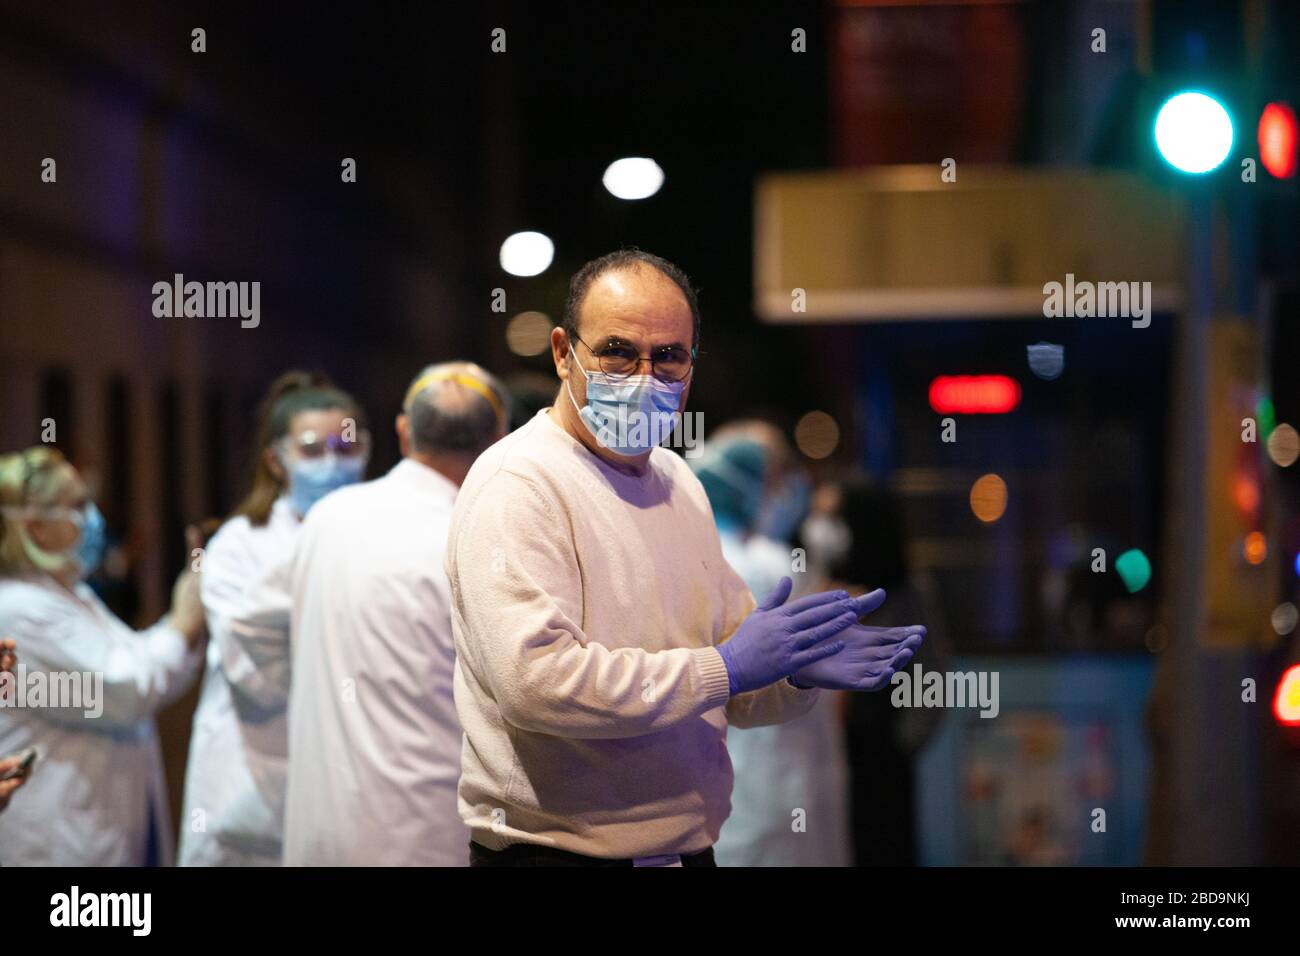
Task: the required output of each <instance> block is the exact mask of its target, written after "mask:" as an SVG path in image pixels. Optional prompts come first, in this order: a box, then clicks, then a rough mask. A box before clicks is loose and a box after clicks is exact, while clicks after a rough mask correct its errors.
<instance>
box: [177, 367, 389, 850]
mask: <svg viewBox="0 0 1300 956" xmlns="http://www.w3.org/2000/svg"><path fill="white" fill-rule="evenodd" d="M363 425H364V416H363V414H362V411H361V408H360V406H359V405H358V404H357V402H356V400H355V399H354V398H352V396H351V395H349V394H347V393H346V392H344V391H341V390H340V389H338V388H336V387H335V386H334V384H333V383H332V382H331V381H330V380H329V379H328V378H327V377H325V376H324V375H321V374H313V373H308V372H300V371H292V372H287V373H285V374H284V375H281V376H280V377H279V378H277V379H276V380H275V381H274V382H273V383H272V384H271V387H270V389H269V390H268V391H267V394H266V396H265V398H264V400H263V402H262V405H261V410H260V412H259V415H258V422H257V439H256V441H257V444H256V446H255V447H256V457H255V459H254V461H253V469H252V475H251V478H250V480H249V487H248V491H247V493H246V494H245V496H244V499H243V500H242V501H241V502H240V503H239V505H238V507H236V508H235V511H234V513H233V514H232V515H231V516H230V518H229V519H228V520H227V521H226V522H225V523H224V524H223V525H221V528H220V530H218V531H217V533H216V534H215V535H214V536H213V537H212V540H211V541H210V542H208V545H207V548H206V553H205V554H204V555H203V559H202V572H203V585H202V596H203V609H204V613H205V614H206V615H207V624H208V632H209V634H210V635H211V640H210V642H209V644H208V655H207V657H208V659H207V669H206V673H205V674H204V678H203V690H202V692H201V694H200V697H199V703H198V708H197V709H196V710H195V713H194V727H193V732H192V734H191V737H190V753H189V762H188V766H187V769H186V779H185V796H184V814H183V816H182V819H181V841H180V854H179V862H180V864H181V865H182V866H275V865H278V864H279V861H280V854H281V839H282V833H283V804H284V788H285V773H286V759H287V758H286V747H287V741H288V731H287V730H286V727H285V721H286V715H285V712H284V709H283V707H282V706H270V707H267V706H264V704H263V701H262V698H261V696H260V693H261V690H262V688H263V686H264V684H265V682H266V680H267V677H266V675H265V673H263V672H262V671H261V669H260V668H259V666H258V662H257V661H255V660H253V659H251V658H249V657H248V656H247V655H246V654H245V653H243V652H242V649H241V647H240V645H239V644H237V643H236V642H235V641H233V640H232V639H231V636H230V623H231V619H232V617H233V616H234V614H235V610H236V608H238V607H240V606H241V605H242V603H243V602H244V601H245V600H246V599H247V597H248V594H249V592H250V590H251V587H252V585H253V583H254V582H255V581H257V579H258V576H259V575H260V574H261V573H262V572H263V571H264V569H266V568H268V567H270V566H272V565H273V564H274V563H275V562H276V561H278V560H280V559H282V558H283V557H284V556H285V555H287V554H289V553H290V552H291V551H292V548H293V543H294V541H295V540H296V539H297V537H298V530H299V527H300V526H301V524H302V520H303V517H304V516H305V515H306V514H307V512H308V511H310V510H311V509H312V508H313V507H314V506H315V504H316V502H317V501H319V500H320V499H321V498H322V497H324V496H325V495H326V494H328V493H329V492H331V491H334V490H336V489H338V488H341V487H343V486H344V485H349V484H352V483H354V482H357V481H360V480H361V477H362V474H363V472H364V471H365V467H366V462H367V460H368V457H369V453H370V436H369V435H368V434H367V432H366V430H365V428H364V427H363Z"/></svg>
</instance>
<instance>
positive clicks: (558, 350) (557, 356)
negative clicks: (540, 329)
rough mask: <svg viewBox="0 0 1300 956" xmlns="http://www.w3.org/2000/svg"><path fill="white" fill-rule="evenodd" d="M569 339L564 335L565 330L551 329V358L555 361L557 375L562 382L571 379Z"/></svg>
mask: <svg viewBox="0 0 1300 956" xmlns="http://www.w3.org/2000/svg"><path fill="white" fill-rule="evenodd" d="M568 357H569V337H568V336H567V335H565V334H564V329H563V328H561V327H560V326H558V325H557V326H556V327H555V328H553V329H551V358H553V359H554V360H555V374H556V375H558V376H559V377H560V379H561V380H563V379H566V378H568V377H569V363H568V361H567V359H568Z"/></svg>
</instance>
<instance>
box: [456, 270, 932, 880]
mask: <svg viewBox="0 0 1300 956" xmlns="http://www.w3.org/2000/svg"><path fill="white" fill-rule="evenodd" d="M698 338H699V309H698V305H697V303H696V299H695V294H694V292H693V290H692V289H691V286H690V283H689V281H688V280H687V278H686V276H685V275H684V274H683V273H682V272H681V271H680V270H679V269H677V267H675V266H673V265H672V264H671V263H668V262H666V261H664V260H663V259H660V258H658V257H657V256H652V255H650V254H648V253H644V252H640V251H638V250H625V251H620V252H616V253H611V254H610V255H607V256H604V257H602V258H600V259H597V260H594V261H593V262H591V263H588V264H587V265H586V266H584V267H583V268H582V269H581V270H580V271H579V272H578V273H577V274H575V275H574V277H573V280H572V282H571V284H570V290H569V300H568V302H567V303H566V307H565V320H564V326H563V328H560V329H556V330H555V331H554V332H553V333H552V336H551V347H552V353H553V357H554V359H555V365H556V371H557V373H558V375H559V377H560V379H561V380H562V385H561V388H560V390H559V393H558V395H557V399H556V403H555V405H554V407H552V408H548V409H544V410H543V411H541V412H539V413H538V415H537V416H536V417H535V418H534V419H533V420H532V421H531V422H529V423H528V424H526V425H524V426H523V427H522V428H520V429H518V430H517V431H515V432H514V433H512V434H511V435H508V436H507V437H506V438H505V439H503V440H502V441H500V442H498V443H497V444H496V445H494V446H493V447H492V448H490V449H489V450H488V451H487V452H485V453H484V454H483V455H482V456H481V457H480V458H479V460H478V461H477V462H476V463H475V465H474V467H473V468H472V469H471V470H470V472H469V475H468V476H467V477H466V479H465V483H464V485H463V486H462V488H461V493H460V495H459V497H458V499H457V502H456V506H455V509H454V511H453V514H452V521H451V531H450V535H449V538H448V548H447V559H446V569H447V573H448V576H449V578H450V581H451V592H452V632H453V636H454V639H455V645H456V658H457V660H456V671H455V677H454V689H455V699H456V708H457V713H458V715H459V717H460V721H461V724H462V726H463V727H464V730H465V741H464V747H463V753H462V772H461V780H460V788H459V804H460V812H461V816H462V817H463V818H464V819H465V821H466V823H467V824H468V825H469V827H470V835H471V844H470V860H471V865H531V866H539V865H686V866H697V865H702V866H709V865H712V864H713V857H712V849H711V847H712V844H713V842H714V840H715V839H716V838H717V836H718V831H719V829H720V828H721V826H722V822H723V820H725V819H726V817H727V814H728V813H729V812H730V795H731V785H732V776H731V765H730V761H729V759H728V756H727V749H726V745H725V740H726V730H727V725H728V724H731V725H732V726H736V727H753V726H758V725H762V724H771V723H779V722H782V721H786V720H790V719H792V718H795V717H798V716H799V715H801V714H803V713H805V712H807V710H808V709H809V708H810V707H811V706H812V705H813V703H814V702H815V701H816V698H817V694H818V689H817V688H819V687H826V688H836V689H857V690H874V689H878V688H880V687H883V686H885V685H886V684H887V683H888V681H889V678H890V677H891V676H892V675H893V673H894V671H895V670H897V669H898V668H900V667H903V666H905V665H906V663H907V661H908V660H909V659H910V658H911V655H912V652H913V650H914V649H915V648H916V646H918V645H919V643H920V641H921V637H922V635H923V633H924V628H920V627H910V628H890V629H883V628H871V627H865V626H863V625H860V624H858V623H856V622H857V621H858V619H859V618H860V617H861V616H862V615H863V614H865V613H867V612H868V611H870V610H872V609H874V608H875V607H878V606H879V605H880V603H881V602H883V600H884V594H883V592H880V591H874V592H872V593H871V594H868V595H864V596H862V597H861V598H857V599H852V598H850V597H849V595H848V594H846V593H844V592H827V593H825V594H814V595H809V596H807V597H804V598H801V599H799V600H797V601H787V598H788V597H789V593H790V582H789V580H788V579H786V580H784V581H783V582H782V585H781V586H780V587H778V588H777V589H776V591H775V592H773V593H772V594H771V595H769V596H768V597H767V599H766V600H765V601H764V602H763V604H762V605H760V606H758V607H757V609H756V607H755V602H754V599H753V597H751V595H750V593H749V589H748V588H747V587H746V586H745V585H744V583H743V582H742V581H741V580H740V578H739V577H738V576H737V575H736V573H735V572H734V571H732V570H731V568H730V567H728V566H727V563H726V562H725V560H724V559H723V557H722V549H721V545H720V543H719V540H718V533H717V530H716V527H715V524H714V522H713V519H712V515H711V513H710V510H709V504H708V500H707V498H706V497H705V494H704V491H703V489H702V488H701V487H700V483H699V481H698V480H697V479H696V478H695V476H694V475H693V474H692V473H691V470H690V468H689V467H688V466H687V465H686V463H685V462H684V461H683V460H682V459H680V458H679V457H678V456H677V455H675V454H674V453H673V452H671V451H668V450H666V449H661V448H659V447H657V446H658V444H659V442H660V441H661V440H663V439H664V438H666V437H667V435H668V434H669V433H670V432H671V430H672V423H673V415H674V413H676V412H679V411H681V410H682V409H683V408H684V406H685V402H686V397H687V392H688V390H689V387H690V382H691V379H692V376H693V374H694V371H695V368H694V366H695V361H694V359H695V351H696V343H697V341H698ZM793 809H794V808H791V810H793ZM809 825H810V826H815V825H816V821H810V822H809Z"/></svg>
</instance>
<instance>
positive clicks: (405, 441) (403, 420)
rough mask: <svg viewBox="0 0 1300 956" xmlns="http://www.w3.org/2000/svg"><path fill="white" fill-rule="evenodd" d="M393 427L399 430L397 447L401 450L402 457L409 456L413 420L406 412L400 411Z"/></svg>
mask: <svg viewBox="0 0 1300 956" xmlns="http://www.w3.org/2000/svg"><path fill="white" fill-rule="evenodd" d="M393 427H394V428H395V429H396V430H397V447H398V448H399V449H400V450H401V452H402V457H403V458H407V457H409V456H410V454H411V420H410V419H409V418H407V417H406V412H400V413H398V416H397V420H396V421H394V422H393Z"/></svg>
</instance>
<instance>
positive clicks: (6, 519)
mask: <svg viewBox="0 0 1300 956" xmlns="http://www.w3.org/2000/svg"><path fill="white" fill-rule="evenodd" d="M103 542H104V519H103V518H102V517H101V516H100V514H99V510H98V509H97V508H96V507H95V504H94V502H93V501H91V500H90V495H89V493H88V492H87V489H86V485H85V483H84V482H83V481H82V480H81V476H80V475H78V474H77V470H76V469H75V468H73V467H72V465H71V464H69V463H68V462H67V460H66V459H64V457H63V456H62V455H61V454H60V453H59V452H58V451H56V450H54V449H52V448H47V447H43V446H37V447H35V448H29V449H28V450H27V451H24V452H21V453H19V454H16V455H6V456H4V457H0V635H4V636H5V637H8V638H13V639H15V640H16V641H17V642H18V646H19V647H21V648H22V661H21V663H20V664H19V665H18V672H17V674H16V675H15V676H16V677H17V678H18V685H19V688H20V690H32V691H33V693H30V694H28V695H27V696H28V698H29V699H27V700H25V701H20V702H19V703H21V704H23V706H15V705H13V704H12V703H11V704H10V705H9V706H6V707H4V708H0V754H13V753H17V752H19V751H22V750H25V749H26V748H28V747H35V748H36V750H37V752H38V754H39V757H38V759H37V765H36V767H34V768H33V772H32V775H31V779H30V781H29V782H28V783H27V784H26V786H25V787H24V788H23V794H22V799H20V800H14V801H13V802H12V803H11V805H10V806H9V808H8V809H7V810H6V811H5V813H4V814H3V815H0V853H2V854H3V857H4V862H5V864H6V865H7V866H12V865H46V866H140V865H145V864H164V865H165V864H167V863H169V862H170V860H171V841H170V836H171V833H170V824H169V819H168V812H167V797H166V789H165V786H164V781H163V768H162V759H161V755H160V753H159V749H158V736H157V732H156V730H155V727H154V721H153V718H154V715H155V714H156V713H157V712H158V711H159V710H161V709H162V708H163V707H165V706H167V704H169V703H171V702H172V701H173V700H175V699H176V698H177V697H179V696H180V695H181V694H182V693H183V692H184V691H185V689H186V687H187V686H188V685H189V683H190V681H191V679H192V678H193V677H194V675H195V673H196V671H197V669H198V665H199V663H200V661H201V659H202V656H201V654H200V653H199V644H200V642H201V641H202V639H203V635H204V623H203V610H202V607H201V605H200V603H199V594H198V576H197V575H195V574H193V573H191V572H190V571H188V570H187V571H185V572H184V573H182V574H181V576H180V578H179V579H178V580H177V582H176V586H175V588H174V589H173V591H172V606H171V610H170V612H169V613H168V614H167V615H166V616H165V617H164V618H163V619H162V620H161V621H159V622H158V623H157V624H155V625H154V626H153V627H151V628H149V629H148V630H145V631H141V632H136V631H133V630H131V628H129V627H128V626H127V625H126V624H124V623H122V621H120V620H119V619H118V618H117V617H115V616H114V615H113V613H112V612H111V611H109V610H108V608H107V607H105V606H104V604H103V603H102V602H101V601H100V600H99V598H98V597H96V596H95V593H94V592H93V591H92V590H91V589H90V588H89V587H88V586H87V585H86V583H85V578H86V576H87V575H89V574H90V573H91V572H92V571H93V570H94V568H95V565H96V564H97V563H98V562H99V559H100V557H101V556H102V551H103ZM42 685H43V686H44V687H45V689H46V692H45V694H44V696H43V698H41V697H38V695H37V694H35V693H34V690H35V689H36V688H37V687H40V686H42ZM73 690H76V691H79V693H78V694H73V693H71V692H72V691H73Z"/></svg>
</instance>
